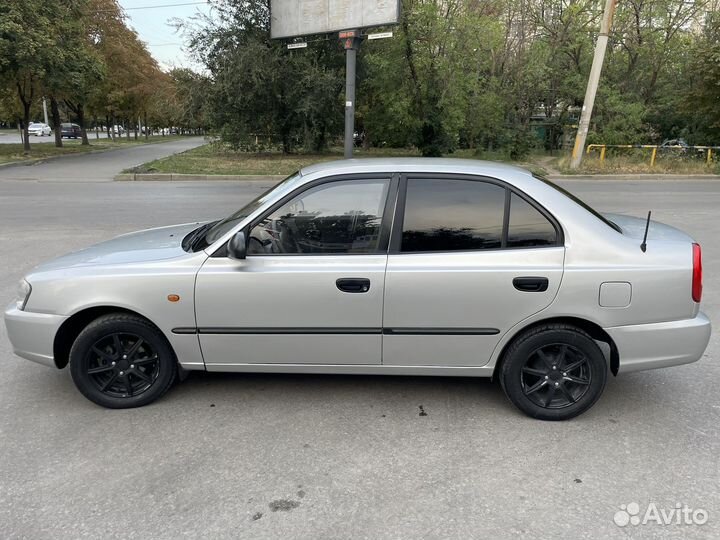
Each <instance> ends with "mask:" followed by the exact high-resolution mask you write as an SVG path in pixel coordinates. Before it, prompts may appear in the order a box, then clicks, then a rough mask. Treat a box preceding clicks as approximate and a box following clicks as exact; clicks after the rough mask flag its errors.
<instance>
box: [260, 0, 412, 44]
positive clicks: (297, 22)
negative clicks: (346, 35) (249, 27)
mask: <svg viewBox="0 0 720 540" xmlns="http://www.w3.org/2000/svg"><path fill="white" fill-rule="evenodd" d="M399 18H400V0H270V36H271V37H272V38H287V37H296V36H307V35H310V34H325V33H330V32H338V31H340V30H352V29H354V28H357V29H360V28H369V27H372V26H382V25H385V24H395V23H397V22H398V20H399Z"/></svg>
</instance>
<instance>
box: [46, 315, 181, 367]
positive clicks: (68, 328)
mask: <svg viewBox="0 0 720 540" xmlns="http://www.w3.org/2000/svg"><path fill="white" fill-rule="evenodd" d="M110 313H126V314H128V315H135V316H136V317H140V318H142V319H145V320H146V321H148V322H149V323H150V324H152V325H153V326H155V328H157V325H156V324H155V323H154V322H152V321H151V320H150V319H148V318H147V317H146V316H145V315H143V314H142V313H138V312H137V311H133V310H132V309H128V308H124V307H119V306H111V305H107V306H92V307H87V308H85V309H81V310H80V311H78V312H76V313H74V314H72V315H71V316H70V317H68V319H67V320H65V322H63V323H62V325H60V328H58V331H57V333H56V334H55V339H54V341H53V358H54V359H55V366H56V367H57V368H58V369H62V368H64V367H65V366H67V365H68V362H69V360H70V348H71V347H72V344H73V343H74V342H75V339H77V337H78V336H79V335H80V332H82V331H83V328H85V327H86V326H87V325H88V324H90V323H91V322H92V321H94V320H95V319H97V318H98V317H102V316H103V315H109V314H110ZM160 332H161V333H163V332H162V330H161V331H160ZM170 347H171V348H172V345H170Z"/></svg>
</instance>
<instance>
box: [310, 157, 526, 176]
mask: <svg viewBox="0 0 720 540" xmlns="http://www.w3.org/2000/svg"><path fill="white" fill-rule="evenodd" d="M323 172H334V173H339V174H342V173H344V174H352V173H363V172H429V173H432V172H437V173H468V174H477V175H484V176H504V175H508V174H516V175H517V174H518V173H519V174H523V175H530V172H528V171H527V170H526V169H522V168H520V167H515V166H514V165H507V164H505V163H496V162H494V161H482V160H478V159H462V158H423V157H402V158H360V159H344V160H336V161H325V162H322V163H316V164H314V165H309V166H307V167H303V168H302V169H301V170H300V174H301V175H302V176H307V175H309V174H315V173H323Z"/></svg>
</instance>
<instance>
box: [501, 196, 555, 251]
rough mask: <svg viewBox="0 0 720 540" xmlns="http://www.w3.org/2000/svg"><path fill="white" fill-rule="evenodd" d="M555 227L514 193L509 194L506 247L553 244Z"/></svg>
mask: <svg viewBox="0 0 720 540" xmlns="http://www.w3.org/2000/svg"><path fill="white" fill-rule="evenodd" d="M556 240H557V233H556V232H555V227H553V226H552V224H551V223H550V222H549V221H548V220H547V219H546V218H545V216H543V215H542V214H541V213H540V212H539V211H538V210H537V209H536V208H534V207H533V206H532V205H531V204H530V203H528V202H527V201H526V200H525V199H523V198H522V197H519V196H518V195H516V194H515V193H513V194H512V195H511V196H510V222H509V226H508V238H507V247H532V246H554V245H555V244H556Z"/></svg>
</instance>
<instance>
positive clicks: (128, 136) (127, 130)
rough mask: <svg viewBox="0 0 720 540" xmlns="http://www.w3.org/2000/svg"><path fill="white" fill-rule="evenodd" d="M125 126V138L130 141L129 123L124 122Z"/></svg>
mask: <svg viewBox="0 0 720 540" xmlns="http://www.w3.org/2000/svg"><path fill="white" fill-rule="evenodd" d="M125 124H126V125H127V129H126V130H125V138H126V139H127V140H128V141H129V140H130V122H127V121H126V122H125Z"/></svg>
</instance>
